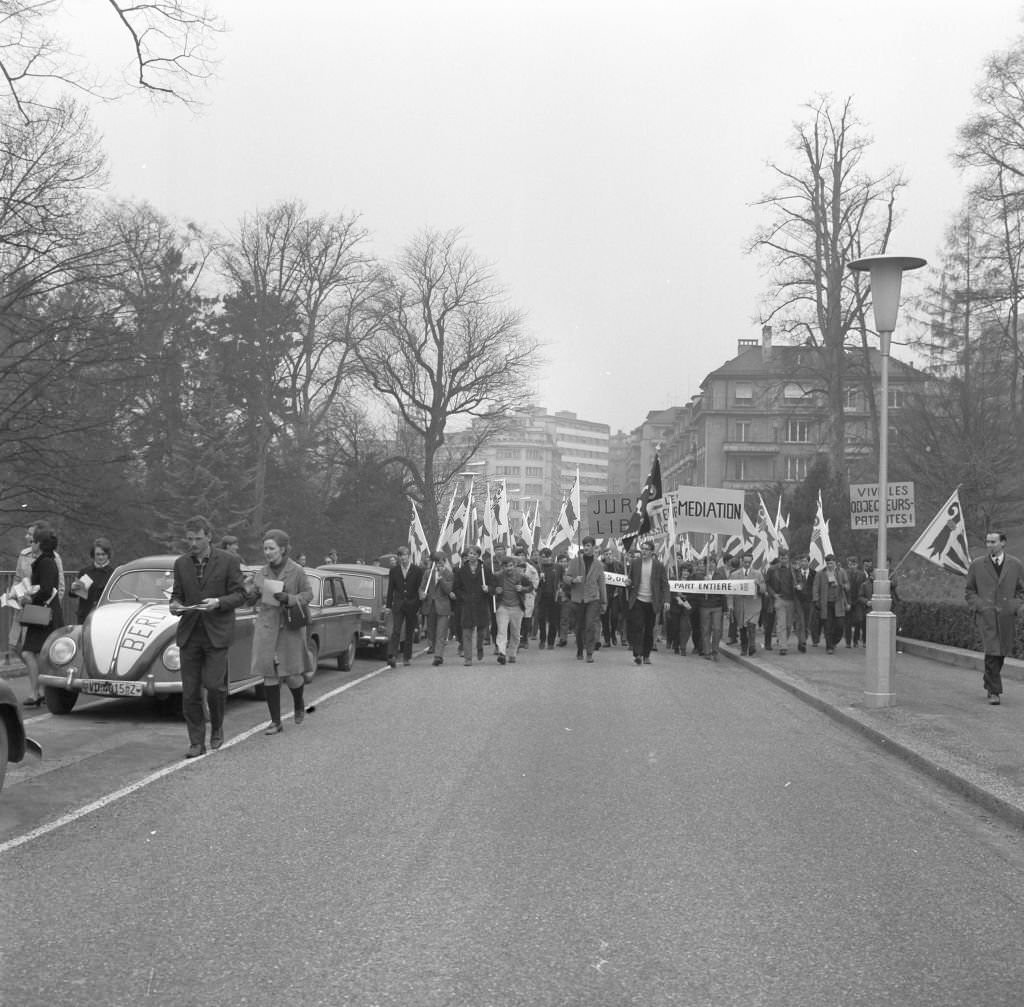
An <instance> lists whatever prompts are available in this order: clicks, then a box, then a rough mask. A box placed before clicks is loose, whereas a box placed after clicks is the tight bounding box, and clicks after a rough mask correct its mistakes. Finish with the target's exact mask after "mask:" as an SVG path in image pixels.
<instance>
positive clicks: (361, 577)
mask: <svg viewBox="0 0 1024 1007" xmlns="http://www.w3.org/2000/svg"><path fill="white" fill-rule="evenodd" d="M319 570H320V572H321V573H322V574H331V575H334V576H337V577H341V579H342V580H343V581H344V582H345V590H346V591H347V592H348V596H349V598H351V599H352V601H353V603H354V604H356V605H358V606H359V611H360V613H361V618H360V621H359V646H360V647H365V648H368V649H370V650H377V651H380V650H383V649H384V648H386V647H387V643H388V639H389V637H390V636H391V619H390V617H389V616H385V615H384V614H383V609H384V603H385V601H386V600H387V596H388V569H387V568H386V567H383V566H368V565H367V564H365V563H326V564H324V565H323V566H321V567H319Z"/></svg>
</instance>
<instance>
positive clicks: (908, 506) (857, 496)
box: [850, 482, 917, 531]
mask: <svg viewBox="0 0 1024 1007" xmlns="http://www.w3.org/2000/svg"><path fill="white" fill-rule="evenodd" d="M916 525H917V510H916V507H915V504H914V484H913V483H912V482H904V483H889V494H888V500H887V501H886V507H885V526H886V527H887V528H913V527H915V526H916ZM877 527H878V483H857V484H855V485H851V486H850V529H851V530H852V531H862V530H865V529H871V528H877Z"/></svg>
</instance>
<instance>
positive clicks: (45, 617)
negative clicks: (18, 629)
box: [21, 605, 53, 626]
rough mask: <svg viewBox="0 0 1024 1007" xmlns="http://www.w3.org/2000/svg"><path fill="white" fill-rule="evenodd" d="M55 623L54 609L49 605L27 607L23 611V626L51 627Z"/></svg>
mask: <svg viewBox="0 0 1024 1007" xmlns="http://www.w3.org/2000/svg"><path fill="white" fill-rule="evenodd" d="M52 621H53V609H51V608H50V606H49V605H25V606H23V607H22V610H21V624H22V625H23V626H49V625H50V623H51V622H52Z"/></svg>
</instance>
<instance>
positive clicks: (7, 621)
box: [0, 570, 78, 658]
mask: <svg viewBox="0 0 1024 1007" xmlns="http://www.w3.org/2000/svg"><path fill="white" fill-rule="evenodd" d="M76 576H77V574H74V573H68V572H67V571H66V570H65V571H64V588H65V590H64V601H63V608H64V625H65V626H70V625H72V624H73V623H74V621H75V613H76V612H77V611H78V598H76V597H75V596H74V595H73V594H72V593H71V582H72V581H73V580H74V579H75V577H76ZM13 583H14V571H13V570H0V592H4V593H6V592H7V591H8V590H9V589H10V588H11V586H12V585H13ZM14 616H15V612H14V609H13V608H8V607H7V606H6V605H4V606H3V607H0V654H4V655H6V656H7V657H8V658H11V657H18V654H17V653H15V650H14V649H12V647H11V644H10V639H11V625H12V623H13V622H14Z"/></svg>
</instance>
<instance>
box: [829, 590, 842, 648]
mask: <svg viewBox="0 0 1024 1007" xmlns="http://www.w3.org/2000/svg"><path fill="white" fill-rule="evenodd" d="M845 621H846V620H845V619H844V618H843V616H841V615H836V603H835V602H834V601H830V602H829V603H828V611H827V614H826V616H825V646H826V647H827V648H828V649H829V650H834V649H835V645H836V644H837V643H839V641H840V640H841V639H842V638H843V623H844V622H845Z"/></svg>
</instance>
